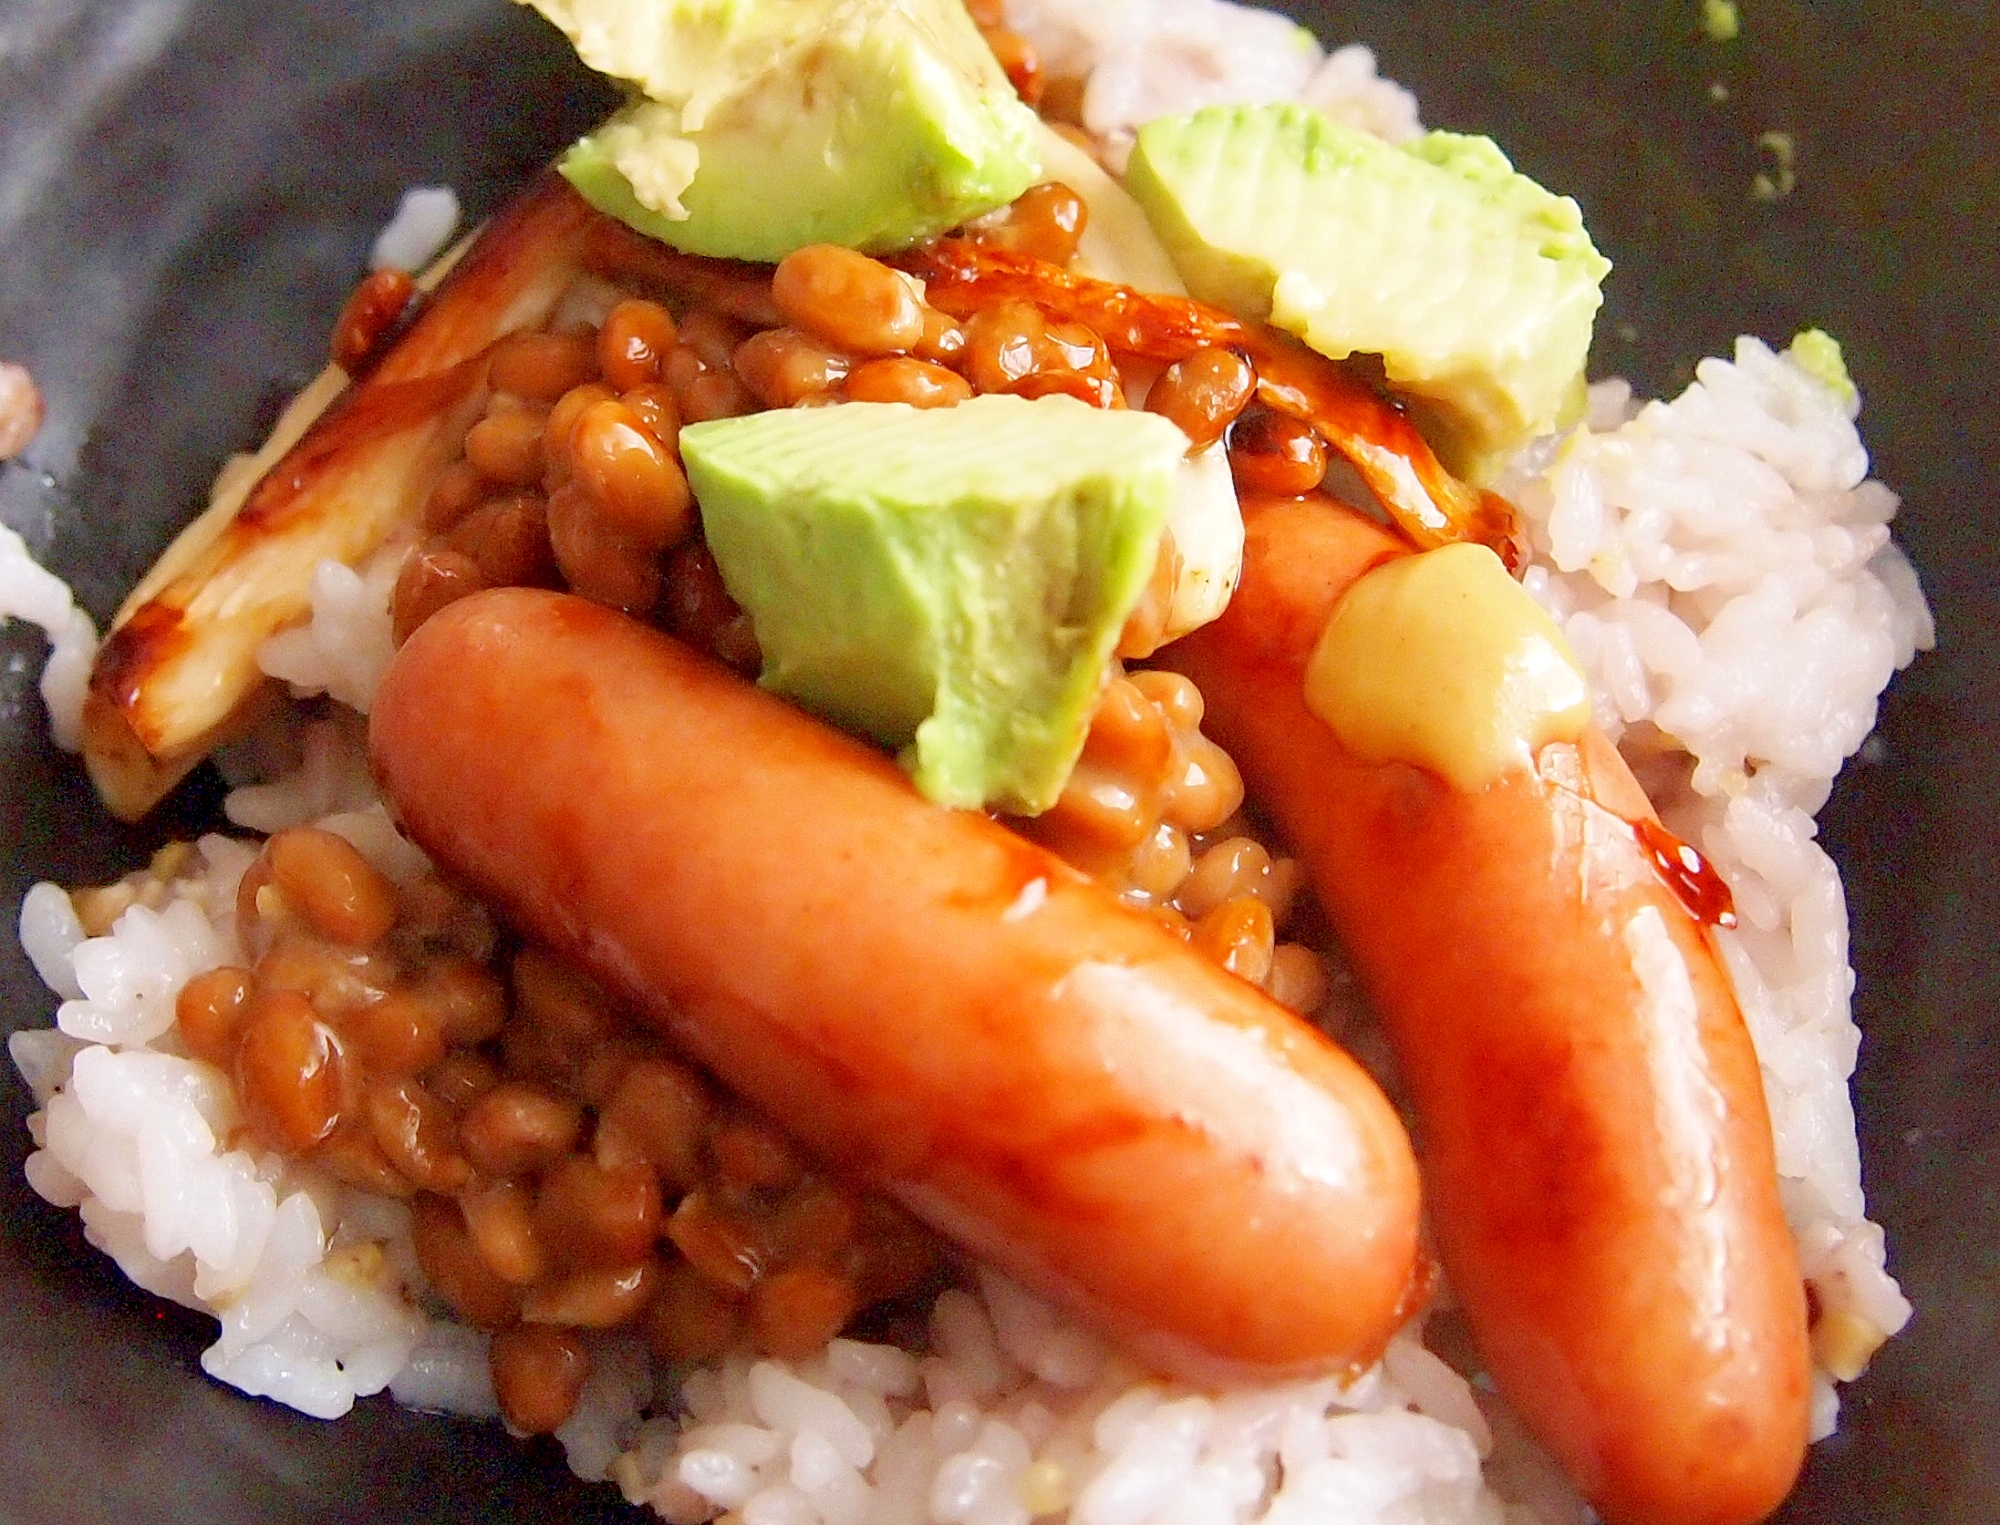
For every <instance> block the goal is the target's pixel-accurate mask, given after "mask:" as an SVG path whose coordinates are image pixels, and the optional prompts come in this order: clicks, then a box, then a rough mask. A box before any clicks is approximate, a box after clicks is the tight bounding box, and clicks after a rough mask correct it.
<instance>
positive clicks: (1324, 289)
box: [1125, 105, 1611, 477]
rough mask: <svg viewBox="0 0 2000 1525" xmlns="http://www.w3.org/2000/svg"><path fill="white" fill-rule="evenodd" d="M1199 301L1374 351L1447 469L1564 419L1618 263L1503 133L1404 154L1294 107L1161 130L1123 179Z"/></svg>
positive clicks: (1327, 346) (1419, 143) (1340, 348)
mask: <svg viewBox="0 0 2000 1525" xmlns="http://www.w3.org/2000/svg"><path fill="white" fill-rule="evenodd" d="M1125 185H1126V189H1127V190H1129V191H1131V192H1132V194H1133V195H1134V196H1136V197H1137V198H1138V200H1139V203H1140V205H1142V206H1143V207H1144V208H1145V209H1146V214H1147V216H1148V217H1150V218H1151V219H1152V221H1153V226H1154V229H1155V231H1157V232H1158V233H1159V235H1160V238H1161V241H1162V242H1163V243H1165V245H1166V246H1167V252H1168V253H1169V254H1170V255H1172V256H1173V259H1174V262H1175V264H1176V265H1177V266H1178V267H1179V269H1180V272H1181V275H1182V277H1183V278H1184V279H1185V280H1186V281H1187V284H1188V289H1189V290H1190V291H1192V292H1193V293H1194V294H1195V295H1196V296H1198V297H1202V298H1204V299H1206V300H1208V301H1211V302H1215V303H1218V304H1219V305H1221V306H1224V307H1227V308H1229V309H1230V310H1231V311H1233V312H1237V313H1239V314H1242V315H1244V316H1248V317H1256V318H1264V319H1268V320H1269V321H1270V322H1271V323H1273V324H1275V325H1276V326H1277V327H1279V328H1282V329H1285V330H1286V331H1287V332H1290V333H1293V334H1296V335H1298V336H1299V337H1300V338H1301V339H1303V340H1305V342H1306V343H1308V344H1310V345H1311V346H1312V347H1313V348H1314V349H1316V350H1318V351H1320V352H1321V353H1322V354H1325V355H1331V356H1332V357H1334V358H1335V359H1344V358H1345V357H1347V356H1349V355H1354V354H1365V355H1379V356H1380V357H1381V359H1382V364H1383V369H1384V371H1385V372H1386V374H1387V377H1388V380H1389V382H1390V384H1391V385H1392V386H1394V387H1396V388H1397V389H1398V390H1399V391H1403V392H1406V393H1408V394H1411V395H1412V396H1413V397H1414V398H1415V399H1416V400H1417V401H1418V402H1419V404H1420V405H1421V406H1420V409H1419V415H1420V420H1421V421H1422V422H1423V423H1424V424H1425V425H1426V432H1427V433H1429V434H1430V435H1431V438H1432V443H1433V444H1434V445H1435V446H1436V447H1437V449H1438V452H1439V454H1440V455H1441V456H1442V457H1443V458H1444V459H1445V461H1446V464H1448V465H1450V466H1451V467H1452V468H1453V469H1454V470H1456V471H1459V472H1460V473H1461V474H1464V475H1470V476H1474V477H1480V476H1483V475H1485V474H1487V473H1488V472H1489V471H1490V469H1491V468H1492V466H1493V465H1495V464H1497V460H1498V457H1499V456H1500V455H1502V454H1503V453H1505V452H1506V451H1509V450H1511V449H1513V448H1515V447H1516V446H1518V445H1521V444H1523V443H1525V442H1526V441H1527V440H1529V439H1531V438H1533V437H1534V436H1535V435H1537V434H1541V433H1545V432H1547V431H1548V430H1550V429H1552V428H1555V427H1557V426H1558V425H1559V424H1560V423H1562V422H1564V421H1565V415H1566V413H1567V412H1568V411H1569V410H1570V408H1571V407H1572V405H1573V403H1574V400H1575V398H1576V396H1577V395H1578V392H1579V382H1580V380H1581V378H1582V375H1583V366H1584V360H1585V358H1586V356H1587V355H1588V354H1589V351H1590V330H1591V325H1592V322H1593V321H1594V320H1595V318H1596V315H1597V308H1598V304H1599V302H1600V300H1601V297H1600V294H1599V291H1598V287H1599V284H1600V283H1601V282H1602V281H1603V279H1604V277H1605V275H1606V273H1607V272H1608V271H1609V270H1610V268H1611V265H1610V262H1609V261H1607V260H1606V259H1604V257H1603V256H1602V255H1600V254H1599V253H1598V252H1597V250H1596V249H1595V248H1594V247H1593V246H1592V245H1591V242H1590V235H1589V234H1588V233H1586V232H1585V231H1584V227H1583V217H1582V214H1581V213H1580V212H1579V211H1578V210H1577V206H1576V203H1575V202H1574V201H1571V200H1570V199H1569V198H1567V197H1564V196H1555V195H1552V194H1550V193H1549V192H1548V191H1545V190H1543V189H1542V188H1541V187H1540V186H1539V185H1537V184H1536V183H1535V182H1534V181H1532V180H1530V179H1529V178H1528V177H1527V176H1525V175H1522V174H1519V173H1517V172H1516V171H1515V169H1514V167H1513V165H1512V164H1510V163H1509V162H1508V160H1507V156H1506V155H1505V154H1503V153H1502V152H1501V151H1500V150H1499V148H1497V147H1496V146H1495V145H1494V144H1493V143H1492V141H1491V140H1490V139H1487V138H1475V137H1464V136H1461V135H1459V134H1457V133H1449V132H1433V133H1430V134H1428V135H1426V136H1424V137H1422V138H1419V139H1417V140H1416V141H1415V142H1413V143H1410V144H1408V145H1406V146H1403V147H1397V146H1396V145H1393V144H1390V143H1387V142H1385V141H1383V140H1382V139H1380V138H1377V137H1374V136H1373V135H1371V134H1369V133H1365V132H1362V131H1360V130H1358V129H1356V128H1352V127H1348V126H1345V125H1344V124H1342V123H1339V122H1335V121H1332V120H1331V119H1329V118H1327V117H1326V116H1323V115H1322V114H1320V113H1319V112H1317V111H1314V110H1312V109H1311V108H1310V107H1305V106H1296V105H1257V106H1214V107H1209V108H1207V109H1205V110H1202V111H1197V112H1195V113H1194V114H1193V115H1191V116H1180V117H1166V118H1163V119H1161V120H1159V121H1156V122H1152V123H1149V124H1148V125H1147V126H1145V127H1144V128H1142V129H1141V130H1140V132H1139V140H1138V143H1137V145H1136V147H1135V148H1134V150H1133V153H1132V160H1131V164H1130V166H1129V167H1128V169H1127V170H1126V178H1125Z"/></svg>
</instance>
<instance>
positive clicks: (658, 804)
mask: <svg viewBox="0 0 2000 1525" xmlns="http://www.w3.org/2000/svg"><path fill="white" fill-rule="evenodd" d="M370 748H371V755H372V758H373V763H374V767H375V769H376V772H377V774H378V776H379V777H380V779H381V782H382V784H383V786H384V788H385V790H386V792H387V794H388V795H389V797H390V798H391V800H392V801H393V802H394V805H395V808H396V810H397V811H398V812H399V814H400V817H401V819H402V821H403V823H404V825H405V827H406V829H407V830H408V831H409V832H410V834H411V835H412V836H413V837H414V838H415V839H416V841H417V842H419V843H420V844H421V845H422V846H423V847H424V848H425V849H426V850H427V851H428V852H430V853H431V854H433V855H434V856H435V857H436V858H437V859H438V860H439V861H440V863H442V864H443V865H444V866H445V867H446V868H447V869H449V870H450V871H451V872H452V873H453V874H455V875H457V876H458V877H459V878H460V879H461V880H462V881H464V882H465V883H466V884H467V885H468V887H470V888H471V889H473V890H475V891H477V892H478V893H480V894H481V895H484V896H486V897H488V898H489V899H490V900H491V901H492V902H494V903H496V904H497V905H498V906H500V907H501V908H502V910H503V911H504V913H505V914H506V915H507V916H508V917H509V919H510V920H511V921H512V922H513V923H514V924H515V925H516V926H517V927H518V928H520V929H521V930H522V931H523V932H525V933H526V934H528V935H529V936H532V937H534V938H537V939H540V940H541V941H543V942H545V943H547V944H549V945H550V946H551V947H553V948H554V949H556V950H557V951H558V952H559V953H561V954H563V955H565V956H567V957H570V958H572V959H574V960H576V961H577V962H578V963H579V964H580V965H582V966H583V967H585V968H587V969H589V970H590V971H591V972H592V973H593V974H594V975H596V976H597V977H598V978H599V979H601V980H603V981H604V982H606V983H607V984H608V985H609V986H611V987H612V988H614V989H615V990H617V991H619V992H620V993H621V994H622V995H623V996H624V997H625V998H627V999H628V1000H629V1001H631V1002H632V1003H633V1005H634V1006H635V1007H636V1009H637V1010H638V1012H639V1013H640V1014H641V1015H642V1016H643V1017H644V1018H645V1019H646V1020H648V1021H650V1022H651V1023H653V1024H655V1025H656V1026H657V1027H658V1028H659V1029H660V1030H661V1031H663V1032H664V1033H666V1034H667V1035H668V1036H669V1037H671V1038H672V1039H674V1040H675V1041H677V1042H678V1043H679V1044H680V1045H681V1046H682V1047H683V1048H684V1049H685V1050H687V1051H688V1052H689V1053H691V1054H692V1055H694V1056H695V1057H696V1058H697V1059H699V1060H700V1061H701V1062H703V1063H704V1064H706V1065H707V1066H708V1067H709V1068H710V1069H712V1070H713V1071H714V1072H715V1073H716V1074H717V1075H718V1076H720V1077H721V1079H722V1080H723V1081H724V1082H726V1083H727V1084H728V1085H730V1086H732V1087H734V1088H735V1089H736V1090H737V1091H738V1092H739V1093H741V1094H742V1095H744V1096H746V1097H748V1098H750V1099H751V1100H752V1101H754V1102H756V1103H757V1104H758V1105H760V1106H762V1107H763V1108H764V1109H765V1110H766V1111H767V1112H769V1114H770V1115H771V1116H772V1117H773V1118H774V1119H776V1120H778V1121H779V1122H780V1123H781V1124H782V1125H783V1126H784V1127H786V1128H787V1129H789V1130H790V1131H791V1132H792V1133H793V1134H794V1135H795V1136H796V1137H797V1138H798V1139H799V1140H800V1141H801V1142H802V1143H804V1144H805V1145H807V1146H808V1147H810V1148H812V1149H814V1150H816V1151H817V1152H818V1153H820V1154H821V1155H822V1156H823V1157H825V1158H826V1159H827V1160H828V1161H830V1162H831V1163H832V1164H834V1165H835V1166H836V1167H837V1168H841V1169H844V1170H846V1171H848V1172H850V1173H852V1174H853V1175H855V1176H857V1177H859V1178H861V1179H863V1180H865V1181H868V1182H872V1183H875V1184H877V1185H879V1186H881V1187H883V1188H886V1189H887V1190H888V1191H890V1192H892V1193H893V1194H894V1195H895V1196H896V1197H897V1198H899V1199H900V1200H901V1201H902V1202H903V1203H905V1204H906V1205H907V1206H909V1207H910V1208H911V1209H912V1210H914V1211H915V1212H916V1213H917V1214H918V1215H919V1216H921V1217H923V1218H925V1219H927V1220H928V1221H929V1222H930V1223H932V1224H933V1225H934V1226H936V1227H937V1228H938V1229H940V1230H941V1231H942V1232H944V1233H945V1234H947V1235H949V1236H951V1237H954V1238H956V1239H957V1240H958V1241H960V1242H961V1243H963V1244H964V1245H966V1246H967V1247H968V1248H970V1249H972V1250H973V1251H975V1252H976V1253H978V1254H980V1255H982V1256H985V1257H987V1258H988V1259H990V1260H991V1261H993V1262H994V1263H996V1264H998V1265H999V1266H1001V1267H1003V1268H1004V1269H1006V1270H1007V1271H1009V1272H1011V1273H1012V1274H1013V1275H1015V1276H1016V1277H1018V1278H1019V1279H1021V1280H1022V1281H1023V1282H1025V1283H1026V1284H1028V1285H1030V1286H1033V1287H1036V1288H1038V1289H1040V1290H1041V1291H1043V1292H1044V1293H1046V1294H1048V1295H1051V1296H1053V1297H1055V1298H1057V1299H1059V1300H1060V1301H1061V1302H1062V1303H1064V1304H1065V1305H1066V1306H1068V1307H1069V1308H1071V1309H1072V1310H1073V1311H1075V1312H1076V1313H1078V1314H1079V1315H1080V1316H1082V1317H1084V1318H1086V1319H1087V1320H1090V1321H1092V1322H1093V1323H1095V1324H1096V1325H1097V1326H1098V1327H1100V1328H1102V1329H1104V1330H1106V1331H1107V1332H1109V1333H1111V1334H1113V1335H1114V1336H1116V1337H1119V1338H1120V1339H1122V1340H1123V1341H1124V1342H1125V1343H1126V1344H1127V1345H1128V1346H1129V1347H1130V1348H1131V1349H1132V1350H1133V1351H1134V1353H1135V1354H1137V1355H1138V1356H1139V1357H1140V1358H1141V1359H1143V1360H1146V1361H1149V1362H1150V1363H1152V1364H1153V1365H1155V1366H1156V1367H1158V1368H1160V1369H1162V1370H1164V1371H1166V1372H1169V1373H1172V1374H1176V1375H1181V1376H1185V1377H1190V1378H1195V1379H1204V1380H1206V1379H1214V1378H1218V1377H1222V1376H1232V1375H1238V1374H1259V1375H1272V1374H1279V1373H1295V1372H1296V1373H1304V1372H1309V1371H1323V1370H1328V1369H1336V1370H1338V1369H1354V1368H1358V1367H1360V1366H1362V1365H1365V1364H1366V1363H1368V1362H1370V1361H1372V1360H1373V1359H1374V1358H1375V1356H1376V1355H1377V1354H1378V1353H1379V1352H1380V1350H1381V1349H1382V1347H1383V1345H1384V1344H1385V1342H1386V1341H1387V1339H1388V1337H1389V1335H1390V1334H1391V1333H1392V1332H1393V1331H1394V1329H1395V1328H1396V1326H1397V1325H1398V1324H1399V1323H1400V1322H1401V1320H1402V1319H1403V1318H1404V1317H1405V1316H1407V1314H1408V1313H1409V1312H1411V1311H1413V1309H1412V1308H1411V1306H1410V1304H1411V1301H1412V1296H1411V1294H1412V1289H1413V1288H1415V1287H1417V1286H1419V1285H1421V1284H1422V1283H1423V1282H1424V1280H1425V1278H1422V1277H1419V1276H1418V1275H1416V1274H1415V1273H1416V1267H1417V1264H1418V1261H1417V1218H1418V1202H1417V1184H1416V1168H1415V1163H1414V1161H1413V1159H1412V1157H1411V1154H1410V1150H1409V1144H1408V1140H1407V1138H1406V1136H1405V1135H1404V1132H1403V1129H1402V1126H1401V1124H1400V1122H1399V1121H1398V1119H1397V1118H1396V1115H1395V1113H1394V1112H1393V1110H1392V1109H1391V1108H1390V1107H1389V1105H1388V1103H1387V1102H1386V1100H1385V1099H1384V1098H1383V1096H1382V1095H1381V1093H1380V1092H1379V1090H1377V1088H1376V1087H1375V1085H1374V1083H1373V1081H1372V1080H1370V1079H1369V1078H1368V1076H1367V1075H1366V1073H1365V1072H1364V1071H1362V1070H1361V1069H1360V1068H1359V1067H1358V1066H1357V1065H1356V1064H1355V1063H1354V1062H1353V1061H1352V1060H1351V1059H1350V1058H1348V1057H1347V1055H1345V1054H1344V1053H1342V1052H1341V1051H1340V1050H1339V1049H1338V1048H1336V1047H1334V1046H1333V1045H1332V1044H1331V1043H1329V1042H1328V1041H1327V1040H1326V1039H1325V1038H1323V1037H1321V1036H1320V1035H1319V1034H1318V1033H1316V1032H1315V1031H1313V1030H1312V1029H1311V1028H1309V1027H1307V1026H1306V1025H1305V1024H1303V1023H1301V1022H1299V1021H1298V1020H1296V1019H1295V1018H1293V1017H1292V1016H1291V1015H1290V1014H1289V1013H1287V1012H1285V1011H1284V1010H1283V1009H1282V1008H1280V1007H1279V1006H1277V1005H1276V1004H1275V1003H1274V1002H1272V1001H1270V1000H1269V999H1267V998H1266V997H1265V996H1263V995H1262V994H1261V993H1259V992H1258V991H1256V990H1255V989H1253V988H1252V987H1250V986H1248V985H1246V984H1244V983H1242V982H1241V981H1238V980H1237V979H1235V978H1234V977H1233V976H1230V975H1227V974H1225V973H1223V972H1222V971H1221V970H1219V969H1216V968H1214V967H1212V966H1210V965H1209V964H1207V963H1206V962H1205V961H1204V960H1202V959H1201V958H1200V957H1199V956H1198V955H1195V954H1193V953H1191V952H1190V951H1188V950H1187V949H1186V948H1185V947H1183V946H1182V945H1181V944H1179V943H1178V942H1177V941H1176V940H1175V939H1174V938H1173V937H1171V936H1170V935H1168V934H1167V933H1165V932H1163V931H1162V930H1161V929H1160V928H1159V927H1158V926H1157V925H1155V924H1153V923H1152V922H1151V921H1150V920H1149V919H1148V918H1146V917H1144V916H1143V915H1141V914H1139V913H1137V912H1133V911H1130V910H1127V909H1125V908H1124V907H1121V906H1120V905H1119V904H1118V903H1117V902H1116V901H1115V899H1113V898H1112V897H1111V896H1110V894H1109V893H1108V892H1107V891H1105V890H1104V889H1102V888H1101V887H1099V886H1097V885H1095V884H1094V883H1092V882H1090V881H1089V880H1087V879H1085V878H1083V877H1082V876H1081V875H1079V874H1077V873H1076V872H1074V871H1073V870H1071V869H1069V868H1068V867H1067V866H1065V865H1064V864H1063V863H1062V862H1061V861H1060V860H1059V859H1057V858H1055V857H1053V856H1052V855H1050V854H1049V853H1047V852H1045V851H1043V850H1042V849H1040V848H1037V847H1035V846H1033V845H1031V844H1029V843H1027V842H1025V841H1023V840H1022V839H1021V838H1019V837H1017V836H1016V835H1014V834H1013V833H1012V832H1009V831H1008V830H1006V829H1005V828H1003V827H1001V826H999V825H997V824H996V823H994V822H992V821H990V820H988V819H987V818H986V817H984V816H982V815H979V814H976V813H970V812H962V811H950V810H945V809H942V808H939V807H936V806H933V805H931V804H929V803H927V802H925V801H924V800H922V799H921V798H919V797H918V795H917V794H916V793H915V791H914V790H913V789H912V787H911V785H910V784H909V782H908V780H907V779H906V778H905V777H904V776H903V774H902V772H901V771H900V770H899V769H897V768H896V767H895V766H894V764H893V763H892V762H890V761H889V760H888V759H887V758H886V757H883V756H882V755H880V754H879V753H876V752H874V751H872V750H870V749H868V748H866V747H864V746H862V745H861V744H860V743H858V742H855V741H853V740H851V739H850V738H848V737H846V736H843V735H841V734H839V733H838V732H836V731H833V730H831V729H830V728H828V727H826V726H823V725H821V724H820V723H819V722H817V721H815V720H813V719H811V718H809V717H808V716H806V715H804V714H802V713H800V712H799V711H797V710H794V709H792V708H791V707H790V706H788V705H786V704H784V703H783V702H781V701H779V700H777V699H774V698H772V697H770V696H769V695H767V694H765V693H763V692H761V691H760V690H758V689H756V688H754V687H752V686H751V685H749V684H746V683H744V682H743V681H742V680H741V679H739V678H737V677H736V676H734V675H733V674H731V673H729V672H728V671H727V670H725V669H724V668H722V667H720V666H718V665H716V664H714V663H712V662H710V661H709V660H708V659H706V658H704V657H701V656H698V655H696V654H695V653H693V652H692V651H690V650H688V649H687V648H685V647H683V646H681V645H679V644H678V643H676V642H675V641H673V640H671V639H670V638H668V637H666V636H664V635H661V634H659V633H658V632H656V631H653V630H651V629H648V628H647V627H644V626H642V625H640V624H638V623H636V622H634V621H631V620H628V619H626V618H625V617H623V616H621V615H618V614H615V613H612V612H611V611H609V610H606V609H604V608H601V607H599V606H597V605H594V604H591V603H587V602H585V601H583V600H580V599H577V598H574V597H571V596H567V595H562V594H554V593H547V592H539V591H534V590H528V589H500V590H495V591H492V592H489V593H483V594H479V595H475V596H474V597H471V598H467V599H464V600H461V601H460V602H457V603H454V604H452V605H451V606H449V607H448V608H447V609H445V610H444V611H443V612H442V613H440V614H437V615H435V616H433V617H432V618H431V619H430V620H429V621H428V622H427V623H426V624H425V625H423V626H422V627H421V628H420V629H419V630H418V631H417V632H416V634H414V635H413V636H412V637H411V638H410V639H409V641H408V642H407V643H406V644H405V645H404V646H403V648H402V649H401V651H400V652H399V653H398V655H397V657H396V659H395V661H394V663H393V664H392V665H391V667H390V669H389V673H388V676H387V678H386V680H385V681H384V683H383V685H382V687H381V690H380V692H379V694H378V696H377V698H376V700H375V707H374V711H373V714H372V717H371V721H370Z"/></svg>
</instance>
